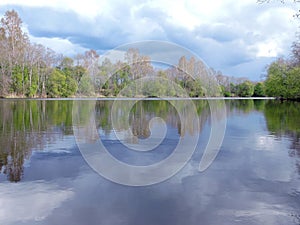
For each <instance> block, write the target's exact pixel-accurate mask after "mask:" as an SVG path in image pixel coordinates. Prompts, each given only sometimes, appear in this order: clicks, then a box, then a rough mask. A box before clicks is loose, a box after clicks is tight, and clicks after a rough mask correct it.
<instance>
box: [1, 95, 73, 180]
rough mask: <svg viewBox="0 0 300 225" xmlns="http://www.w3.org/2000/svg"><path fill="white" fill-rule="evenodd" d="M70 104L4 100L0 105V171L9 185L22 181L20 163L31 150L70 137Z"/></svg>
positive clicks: (27, 156) (67, 102)
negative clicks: (61, 136) (63, 136)
mask: <svg viewBox="0 0 300 225" xmlns="http://www.w3.org/2000/svg"><path fill="white" fill-rule="evenodd" d="M71 116H72V102H71V101H44V100H43V101H26V100H4V101H1V102H0V146H1V148H0V171H2V172H3V173H4V174H6V175H7V177H8V179H9V180H10V181H12V182H18V181H20V180H21V178H22V174H23V164H24V160H25V159H28V158H29V157H30V156H31V151H32V149H33V148H35V149H42V148H43V146H44V145H45V142H46V141H48V142H51V141H54V140H55V138H56V135H53V134H54V132H53V130H55V133H57V132H61V133H64V134H69V133H71V129H70V128H71V125H72V117H71Z"/></svg>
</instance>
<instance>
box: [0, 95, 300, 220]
mask: <svg viewBox="0 0 300 225" xmlns="http://www.w3.org/2000/svg"><path fill="white" fill-rule="evenodd" d="M194 103H195V106H196V109H197V113H198V116H199V121H200V126H199V127H198V128H197V129H195V127H193V123H192V122H191V123H190V125H189V123H186V124H185V126H184V127H182V126H183V123H182V122H181V121H180V120H179V117H178V114H177V113H176V110H175V109H174V108H173V107H172V106H171V105H170V104H168V102H167V101H143V102H139V103H138V104H136V105H135V107H134V108H133V109H132V110H131V113H130V115H129V117H125V119H126V118H127V119H129V121H130V124H131V128H132V131H133V133H134V135H136V136H137V137H138V138H139V139H140V140H142V139H145V138H147V137H148V136H149V135H150V131H149V127H148V123H149V121H150V119H151V118H153V117H161V118H163V119H164V121H165V122H166V125H167V133H166V139H165V140H164V142H163V143H162V145H161V147H158V148H157V149H156V150H155V151H149V152H145V153H136V152H128V151H126V148H125V147H124V146H122V144H121V143H120V142H118V141H117V140H116V137H115V135H114V133H113V132H112V124H111V116H110V112H111V107H112V104H113V101H97V104H96V107H95V112H96V126H97V129H98V132H99V134H100V137H101V139H102V140H103V143H104V145H105V146H106V147H107V148H108V149H109V151H110V153H111V154H112V155H113V156H114V157H116V158H118V159H119V160H122V161H124V162H126V163H130V164H135V163H136V164H152V163H155V162H158V161H160V160H163V159H165V158H166V157H168V155H170V154H171V153H172V150H173V149H174V146H176V145H177V143H178V139H179V138H180V137H183V136H187V135H190V136H193V135H196V134H200V139H199V143H198V145H197V148H196V151H195V153H194V155H193V157H192V159H191V160H190V161H189V162H188V163H187V165H186V166H185V167H184V168H183V169H182V170H181V171H180V172H179V173H178V174H176V175H175V176H174V177H172V178H170V179H168V180H167V181H165V182H162V183H159V184H155V185H151V186H146V187H129V186H123V185H119V184H116V183H113V182H111V181H108V180H106V179H105V178H103V177H101V176H99V175H98V174H97V173H96V172H94V171H93V170H92V169H91V168H90V167H89V166H88V164H87V163H86V162H85V161H84V159H83V157H82V155H81V153H80V151H79V149H78V147H77V146H76V143H75V138H74V135H73V128H72V109H73V101H56V100H55V101H54V100H53V101H45V100H25V101H24V100H2V101H0V170H1V173H0V224H1V225H13V224H18V225H22V224H26V225H34V224H43V225H50V224H51V225H61V224H71V225H85V224H89V225H94V224H97V225H98V224H101V225H102V224H103V225H106V224H107V225H110V224H111V225H119V224H120V225H121V224H122V225H124V224H125V225H126V224H128V225H142V224H145V225H152V224H159V225H160V224H161V225H166V224H171V225H175V224H176V225H177V224H178V225H179V224H180V225H194V224H197V225H199V224H205V225H210V224H211V225H215V224H228V225H229V224H230V225H231V224H247V225H248V224H278V225H279V224H280V225H288V224H300V176H299V175H300V104H299V103H296V102H283V103H280V102H276V101H274V100H228V101H226V109H227V129H226V133H225V137H224V141H223V144H222V146H221V151H220V152H219V154H218V156H217V158H216V160H215V161H214V162H213V163H212V165H211V166H210V167H209V168H208V169H207V170H205V171H204V172H199V171H198V166H199V161H200V159H201V157H202V154H203V151H204V147H205V145H206V143H207V139H208V138H209V134H210V124H211V123H210V121H211V118H210V110H209V106H208V103H207V102H206V101H204V100H197V101H195V102H194ZM83 110H84V108H83ZM121 114H122V110H121V111H120V115H121ZM187 119H188V118H187ZM120 120H124V118H122V117H121V116H120ZM160 148H161V149H160Z"/></svg>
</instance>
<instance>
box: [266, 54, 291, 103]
mask: <svg viewBox="0 0 300 225" xmlns="http://www.w3.org/2000/svg"><path fill="white" fill-rule="evenodd" d="M287 71H288V68H287V64H286V63H285V61H283V60H282V59H279V60H277V61H276V62H273V63H272V64H271V65H270V67H269V69H268V75H267V79H266V81H265V87H266V94H267V95H268V96H272V97H283V98H286V97H287V86H286V76H287Z"/></svg>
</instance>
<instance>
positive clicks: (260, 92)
mask: <svg viewBox="0 0 300 225" xmlns="http://www.w3.org/2000/svg"><path fill="white" fill-rule="evenodd" d="M253 96H254V97H264V96H266V93H265V85H264V83H263V82H258V83H257V84H255V86H254V93H253Z"/></svg>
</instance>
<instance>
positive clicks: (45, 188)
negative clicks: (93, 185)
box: [0, 182, 73, 224]
mask: <svg viewBox="0 0 300 225" xmlns="http://www.w3.org/2000/svg"><path fill="white" fill-rule="evenodd" d="M72 196H73V191H72V190H70V189H67V190H59V188H58V187H57V185H55V184H50V183H45V182H25V183H17V184H7V183H4V184H0V199H1V201H0V224H9V223H18V222H21V221H30V220H35V221H39V220H44V219H45V218H46V217H48V216H49V215H50V214H51V213H52V211H53V210H54V209H55V208H58V207H59V206H60V205H61V204H62V202H64V201H66V200H68V199H70V198H71V197H72Z"/></svg>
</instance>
